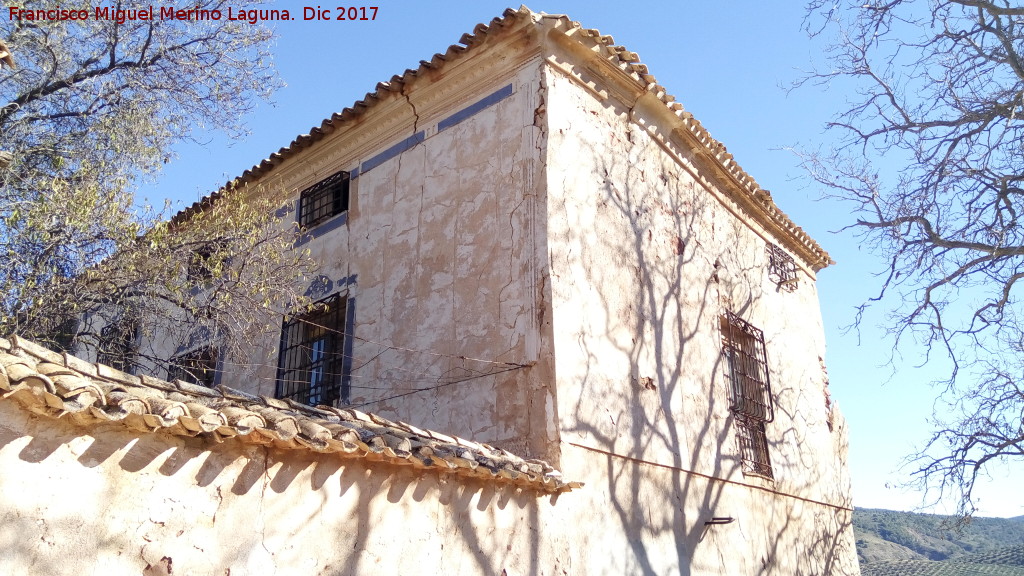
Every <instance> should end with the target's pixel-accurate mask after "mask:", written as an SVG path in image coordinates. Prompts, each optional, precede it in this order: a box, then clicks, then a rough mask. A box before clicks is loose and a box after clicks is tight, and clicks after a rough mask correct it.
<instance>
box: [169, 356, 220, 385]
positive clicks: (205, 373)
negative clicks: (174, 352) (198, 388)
mask: <svg viewBox="0 0 1024 576" xmlns="http://www.w3.org/2000/svg"><path fill="white" fill-rule="evenodd" d="M217 357H218V353H217V349H216V348H214V347H213V346H205V347H203V348H200V349H198V350H193V351H192V352H188V353H185V354H181V355H179V356H175V357H174V358H171V360H170V362H169V364H170V365H169V366H168V368H167V379H168V380H185V381H186V382H195V383H197V384H202V385H203V386H209V387H211V388H212V387H213V386H214V385H215V384H216V383H217Z"/></svg>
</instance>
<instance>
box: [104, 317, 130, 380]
mask: <svg viewBox="0 0 1024 576" xmlns="http://www.w3.org/2000/svg"><path fill="white" fill-rule="evenodd" d="M138 332H139V331H138V325H137V324H136V322H135V321H133V320H131V319H124V318H122V319H121V320H118V321H116V322H111V323H110V324H107V325H106V326H104V327H103V328H102V329H101V330H100V342H99V349H98V350H97V351H96V361H97V362H98V363H100V364H106V365H107V366H110V367H111V368H115V369H117V370H120V371H122V372H128V373H133V372H134V370H135V356H136V355H137V354H138V345H137V342H138V336H139V333H138Z"/></svg>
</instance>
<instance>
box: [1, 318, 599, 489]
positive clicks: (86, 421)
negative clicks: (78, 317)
mask: <svg viewBox="0 0 1024 576" xmlns="http://www.w3.org/2000/svg"><path fill="white" fill-rule="evenodd" d="M0 398H2V399H5V400H6V399H13V400H17V401H20V402H21V403H22V404H23V405H24V406H25V407H26V408H27V409H29V410H31V411H32V412H35V413H37V414H43V415H47V416H51V417H53V418H62V417H67V416H70V417H71V419H73V420H74V421H75V422H76V423H77V424H79V425H86V426H88V425H90V424H95V423H101V422H121V423H122V424H124V425H125V426H126V427H128V428H129V429H131V430H136V431H140V432H156V431H162V432H164V433H168V434H173V435H180V436H197V437H203V438H208V439H209V440H211V441H214V442H223V441H225V440H229V439H231V440H232V441H240V442H246V443H250V444H261V445H272V446H274V447H278V448H283V449H293V450H305V451H311V452H318V453H323V454H325V455H326V454H337V455H343V456H346V457H356V458H360V457H361V458H368V459H371V460H373V461H383V462H388V463H391V464H399V465H413V466H416V467H419V468H425V469H436V470H438V471H439V472H448V473H452V474H456V475H458V476H463V477H471V478H482V479H487V480H491V481H495V482H505V483H513V484H516V485H520V486H523V487H525V488H529V489H532V490H536V491H537V492H540V493H546V492H567V491H569V490H572V489H575V488H580V487H581V486H582V484H581V483H579V482H566V481H564V480H563V479H562V477H561V473H559V472H558V471H557V470H555V469H554V468H552V467H551V465H549V464H548V463H546V462H544V461H541V460H527V459H523V458H520V457H518V456H516V455H514V454H511V453H509V452H507V451H505V450H502V449H500V448H496V447H494V446H490V445H488V444H480V443H477V442H473V441H470V440H466V439H463V438H457V437H452V436H449V435H446V434H442V433H439V432H433V431H430V430H424V429H422V428H418V427H416V426H412V425H410V424H406V423H404V422H392V421H390V420H388V419H386V418H382V417H380V416H377V415H373V414H366V413H363V412H360V411H358V410H354V409H339V408H331V407H324V406H320V407H317V408H311V407H308V406H304V405H301V404H297V403H295V402H291V401H284V400H278V399H274V398H266V397H262V396H252V395H250V394H246V393H244V392H240V391H238V390H232V389H230V388H225V387H219V388H215V389H211V388H206V387H203V386H199V385H196V384H190V383H187V382H182V381H175V382H166V381H163V380H158V379H156V378H150V377H148V376H146V377H141V378H140V377H138V376H133V375H131V374H125V373H123V372H120V371H118V370H114V369H112V368H110V367H109V366H105V365H102V364H91V363H88V362H86V361H84V360H82V359H80V358H77V357H75V356H71V355H69V354H59V353H57V352H54V351H52V350H48V349H46V348H44V347H42V346H40V345H38V344H36V343H35V342H32V341H29V340H26V339H24V338H20V337H18V336H12V337H11V338H10V339H3V338H0Z"/></svg>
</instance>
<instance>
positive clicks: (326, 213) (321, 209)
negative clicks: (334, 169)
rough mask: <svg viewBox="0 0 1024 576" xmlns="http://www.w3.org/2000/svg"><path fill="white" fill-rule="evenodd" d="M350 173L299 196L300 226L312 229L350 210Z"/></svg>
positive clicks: (335, 175)
mask: <svg viewBox="0 0 1024 576" xmlns="http://www.w3.org/2000/svg"><path fill="white" fill-rule="evenodd" d="M348 200H349V173H348V172H345V171H342V172H338V173H336V174H333V175H331V176H328V177H327V178H325V179H323V180H321V181H320V182H318V183H316V184H314V185H313V186H310V187H309V188H307V189H306V190H304V191H303V192H302V194H300V195H299V224H301V225H302V227H303V228H312V227H313V226H316V225H317V224H320V223H321V222H323V221H325V220H327V219H328V218H330V217H332V216H335V215H337V214H341V213H342V212H345V211H347V210H348Z"/></svg>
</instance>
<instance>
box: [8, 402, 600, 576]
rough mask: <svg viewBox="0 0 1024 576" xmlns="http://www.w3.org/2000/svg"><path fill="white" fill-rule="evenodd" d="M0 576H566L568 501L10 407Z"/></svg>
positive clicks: (570, 543) (333, 457)
mask: <svg viewBox="0 0 1024 576" xmlns="http://www.w3.org/2000/svg"><path fill="white" fill-rule="evenodd" d="M0 461H2V462H3V474H0V495H2V500H3V505H2V506H0V573H3V574H24V575H34V574H39V575H44V574H45V575H55V574H76V575H86V574H97V575H99V574H102V575H104V576H121V575H133V576H138V575H139V574H142V575H143V576H166V575H169V574H187V575H189V576H207V575H208V576H228V575H230V576H246V575H251V576H266V575H271V574H275V575H280V576H287V575H297V576H298V575H302V576H316V575H323V576H337V575H360V574H365V575H377V574H410V575H411V574H446V575H462V574H501V573H502V570H506V573H507V574H509V575H525V574H564V573H576V574H579V573H582V572H580V571H578V570H575V569H573V568H572V566H571V565H570V562H572V560H573V557H572V555H571V554H570V553H569V550H570V549H574V548H576V544H575V540H576V538H577V536H576V535H575V534H573V533H571V532H569V531H566V530H564V526H566V525H568V524H569V523H568V522H567V517H565V516H563V515H562V514H563V512H564V511H565V508H566V507H565V506H564V502H565V498H566V497H567V496H569V494H563V495H560V496H540V495H538V494H537V493H535V492H531V491H523V490H522V489H517V488H516V487H515V486H512V485H508V484H505V485H501V484H494V483H491V482H488V481H476V480H472V479H468V480H467V479H465V478H459V477H452V476H446V475H441V474H438V473H437V472H432V471H426V472H425V471H422V470H419V471H414V469H413V468H412V467H397V466H390V465H386V464H383V463H380V462H372V461H368V460H366V459H356V458H344V457H340V456H338V455H337V454H316V453H313V452H304V451H296V450H280V449H274V448H268V447H259V446H253V445H244V444H241V443H239V442H237V441H234V440H228V441H226V442H224V443H222V444H216V443H213V442H211V441H210V440H209V439H208V438H205V439H204V438H184V437H179V436H171V435H169V434H166V433H155V434H146V433H139V432H137V431H132V430H129V429H127V428H125V427H124V426H123V425H122V424H120V423H112V424H98V425H95V426H89V427H83V426H78V425H76V424H74V423H73V422H72V421H71V420H70V419H69V418H63V419H60V420H55V419H53V418H50V417H40V416H35V415H32V414H30V413H29V412H27V411H26V410H25V409H24V408H23V407H22V406H21V405H20V404H19V403H18V402H17V401H14V400H11V399H7V400H3V401H0Z"/></svg>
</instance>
